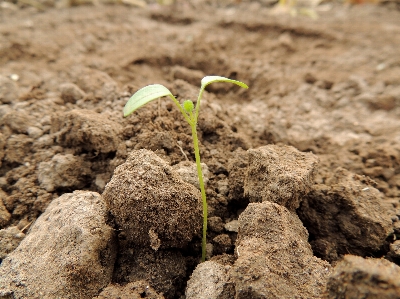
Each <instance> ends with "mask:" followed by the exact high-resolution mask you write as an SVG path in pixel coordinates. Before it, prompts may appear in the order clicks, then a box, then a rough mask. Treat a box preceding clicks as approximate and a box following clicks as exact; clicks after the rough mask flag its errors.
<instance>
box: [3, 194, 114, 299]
mask: <svg viewBox="0 0 400 299" xmlns="http://www.w3.org/2000/svg"><path fill="white" fill-rule="evenodd" d="M106 218H107V210H106V205H105V203H104V201H103V198H102V197H101V196H100V195H99V194H98V193H95V192H86V191H75V192H74V193H66V194H64V195H62V196H60V197H59V198H57V199H55V200H53V201H52V202H51V204H50V205H49V206H48V207H47V209H46V211H45V212H44V213H43V214H42V215H41V216H40V217H39V218H38V219H37V220H36V222H35V223H34V224H33V225H32V227H31V229H30V231H29V233H28V234H27V236H26V237H25V239H24V240H22V242H21V243H20V245H19V246H18V247H17V248H16V249H15V250H14V251H13V252H12V253H10V254H9V255H8V256H7V257H6V258H5V259H4V260H3V261H2V264H1V266H0V298H4V297H6V296H11V294H12V296H13V297H12V298H14V299H23V298H43V299H51V298H81V299H91V298H92V297H93V296H96V295H97V294H98V292H99V290H100V289H102V288H104V287H106V286H107V285H108V284H109V283H110V282H111V277H112V273H113V268H114V261H115V256H116V250H115V248H114V246H115V240H114V238H113V235H114V231H113V230H112V228H111V227H109V226H108V225H107V224H106ZM6 298H8V297H6Z"/></svg>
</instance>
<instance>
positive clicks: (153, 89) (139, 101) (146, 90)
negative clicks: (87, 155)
mask: <svg viewBox="0 0 400 299" xmlns="http://www.w3.org/2000/svg"><path fill="white" fill-rule="evenodd" d="M214 82H228V83H233V84H236V85H239V86H240V87H243V88H248V86H247V85H246V84H244V83H243V82H240V81H236V80H232V79H228V78H225V77H220V76H206V77H204V78H203V79H202V80H201V87H200V92H199V96H198V98H197V103H196V106H195V105H194V104H193V102H192V101H191V100H186V101H184V102H183V104H182V105H181V104H179V102H178V100H177V99H176V98H175V97H174V96H173V95H172V93H171V92H170V91H169V90H168V89H167V88H166V87H165V86H163V85H160V84H153V85H148V86H146V87H143V88H141V89H140V90H138V91H137V92H136V93H135V94H134V95H133V96H132V97H131V98H130V99H129V100H128V102H127V103H126V105H125V107H124V117H126V116H128V115H130V114H131V113H132V112H134V111H135V110H137V109H139V108H140V107H142V106H143V105H145V104H147V103H148V102H151V101H153V100H155V99H158V98H160V97H169V98H170V99H171V100H172V101H173V102H174V103H175V105H176V106H177V107H178V109H179V110H180V111H181V113H182V115H183V117H184V118H185V120H186V121H187V122H188V124H189V125H190V127H191V129H192V137H193V147H194V155H195V158H196V166H197V175H198V177H199V185H200V191H201V198H202V202H203V239H202V254H201V261H202V262H204V261H205V259H206V243H207V242H206V236H207V199H206V191H205V189H204V181H203V172H202V169H201V163H200V151H199V141H198V138H197V129H196V127H197V119H198V117H199V111H200V100H201V97H202V95H203V92H204V89H205V88H206V86H207V85H209V84H211V83H214Z"/></svg>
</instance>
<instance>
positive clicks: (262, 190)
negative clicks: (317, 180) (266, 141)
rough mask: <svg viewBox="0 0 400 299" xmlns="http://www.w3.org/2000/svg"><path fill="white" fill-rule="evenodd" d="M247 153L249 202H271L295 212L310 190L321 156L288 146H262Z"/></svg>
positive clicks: (245, 187) (247, 193)
mask: <svg viewBox="0 0 400 299" xmlns="http://www.w3.org/2000/svg"><path fill="white" fill-rule="evenodd" d="M248 153H249V165H248V167H247V172H246V177H245V182H244V194H245V196H248V197H249V200H250V202H262V201H270V202H275V203H277V204H280V205H282V206H285V207H286V208H288V209H289V210H291V211H294V210H296V209H297V208H298V207H299V205H300V202H301V200H302V197H303V196H304V195H305V194H307V193H308V192H309V191H310V190H311V186H312V184H313V180H314V176H315V172H316V167H317V164H318V161H319V160H318V157H317V156H315V155H313V154H312V153H302V152H300V151H299V150H297V149H295V148H294V147H292V146H286V145H281V146H279V145H267V146H262V147H259V148H257V149H250V150H248Z"/></svg>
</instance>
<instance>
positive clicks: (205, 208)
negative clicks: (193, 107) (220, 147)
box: [190, 103, 207, 262]
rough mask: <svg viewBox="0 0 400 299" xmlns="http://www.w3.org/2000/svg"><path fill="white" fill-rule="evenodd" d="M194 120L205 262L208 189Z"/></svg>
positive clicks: (202, 250)
mask: <svg viewBox="0 0 400 299" xmlns="http://www.w3.org/2000/svg"><path fill="white" fill-rule="evenodd" d="M197 105H198V103H197ZM192 120H194V123H193V124H191V125H190V126H191V128H192V137H193V147H194V155H195V157H196V166H197V175H198V177H199V184H200V192H201V199H202V201H203V239H202V243H201V261H202V262H204V261H205V260H206V244H207V199H206V190H205V188H204V180H203V172H202V170H201V162H200V150H199V140H198V138H197V129H196V123H197V122H196V119H192Z"/></svg>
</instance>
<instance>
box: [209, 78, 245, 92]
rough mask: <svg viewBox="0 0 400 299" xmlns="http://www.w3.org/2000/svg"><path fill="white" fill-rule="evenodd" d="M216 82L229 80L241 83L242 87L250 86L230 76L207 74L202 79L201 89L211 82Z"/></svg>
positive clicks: (237, 83)
mask: <svg viewBox="0 0 400 299" xmlns="http://www.w3.org/2000/svg"><path fill="white" fill-rule="evenodd" d="M214 82H229V83H233V84H236V85H239V86H240V87H243V88H246V89H247V88H249V87H248V86H247V85H246V84H244V83H243V82H240V81H237V80H232V79H228V78H225V77H220V76H206V77H204V78H203V79H201V89H204V88H205V87H206V86H207V85H208V84H211V83H214Z"/></svg>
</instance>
